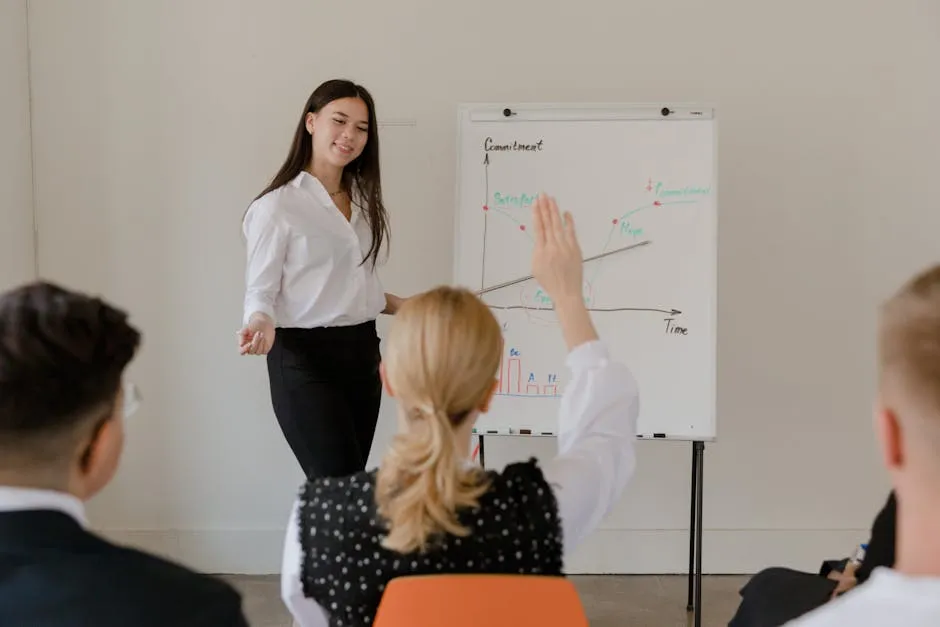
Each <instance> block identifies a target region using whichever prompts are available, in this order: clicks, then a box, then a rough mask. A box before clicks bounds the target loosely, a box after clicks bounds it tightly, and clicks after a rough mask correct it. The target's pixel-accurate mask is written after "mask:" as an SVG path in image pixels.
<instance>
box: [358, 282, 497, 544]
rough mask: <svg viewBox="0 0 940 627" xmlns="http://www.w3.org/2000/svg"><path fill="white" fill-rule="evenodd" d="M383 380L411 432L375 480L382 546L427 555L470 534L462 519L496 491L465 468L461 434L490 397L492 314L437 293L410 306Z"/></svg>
mask: <svg viewBox="0 0 940 627" xmlns="http://www.w3.org/2000/svg"><path fill="white" fill-rule="evenodd" d="M386 343H387V348H386V351H385V355H384V363H385V375H386V378H387V380H388V384H389V386H390V387H391V389H392V393H393V394H394V395H395V397H396V398H397V399H398V407H399V413H400V417H401V421H402V423H403V425H404V428H403V430H402V432H401V433H400V434H399V435H398V436H397V437H396V438H395V439H394V441H393V443H392V446H391V450H390V451H389V453H388V454H387V455H386V457H385V459H384V460H383V461H382V465H381V467H380V469H379V472H378V478H377V482H376V500H377V504H378V511H379V514H380V515H381V516H382V517H383V518H384V519H385V520H386V521H387V523H388V534H387V536H386V538H385V539H384V541H383V546H385V547H386V548H388V549H391V550H395V551H398V552H400V553H410V552H412V551H423V550H425V549H426V548H427V547H428V545H429V544H430V543H431V542H432V541H433V540H434V539H435V537H438V536H440V535H442V534H451V535H456V536H466V535H468V534H469V530H468V529H466V528H464V527H463V526H461V525H460V522H459V520H458V517H457V511H458V509H460V508H464V507H475V506H476V505H477V504H478V499H479V497H480V496H481V495H482V494H483V493H484V492H486V490H487V489H488V487H489V485H488V483H487V481H486V478H485V475H484V473H483V472H482V471H481V470H480V469H479V468H478V467H476V466H470V465H467V464H465V462H466V457H467V451H460V450H458V444H457V442H456V439H455V437H454V430H455V428H456V427H458V426H459V425H461V424H462V423H463V422H464V421H465V420H466V419H467V417H468V416H469V415H470V413H471V412H473V411H474V410H476V409H477V408H478V407H480V405H481V404H482V403H483V402H484V401H485V400H486V398H487V395H488V394H489V393H491V392H492V390H493V387H494V384H495V381H496V373H497V371H498V369H499V361H500V358H501V356H502V346H503V345H502V332H501V329H500V326H499V323H498V322H497V321H496V318H495V317H494V316H493V314H492V312H491V311H490V310H489V308H488V307H487V306H486V305H484V304H483V303H482V302H481V301H480V299H479V298H477V297H476V296H475V295H474V294H473V293H472V292H469V291H467V290H463V289H458V288H450V287H439V288H436V289H434V290H431V291H429V292H425V293H423V294H420V295H417V296H414V297H412V298H410V299H408V300H407V301H406V302H405V303H404V304H403V305H402V307H401V308H400V309H399V311H398V312H397V314H396V316H395V320H394V321H393V322H392V325H391V329H390V330H389V334H388V338H387V340H386Z"/></svg>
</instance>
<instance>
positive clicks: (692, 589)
mask: <svg viewBox="0 0 940 627" xmlns="http://www.w3.org/2000/svg"><path fill="white" fill-rule="evenodd" d="M695 444H696V442H693V443H692V488H691V489H690V491H689V509H690V510H691V513H690V514H689V600H688V602H687V603H686V606H685V611H687V612H691V611H692V610H694V609H695V605H693V600H694V595H695V513H696V510H695V506H696V501H697V499H696V494H697V490H698V451H697V450H696V448H695Z"/></svg>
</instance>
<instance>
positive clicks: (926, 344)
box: [878, 265, 940, 456]
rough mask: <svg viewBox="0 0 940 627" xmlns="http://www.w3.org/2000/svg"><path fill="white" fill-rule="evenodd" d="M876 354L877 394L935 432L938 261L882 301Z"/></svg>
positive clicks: (939, 384) (939, 352) (939, 373)
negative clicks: (907, 408)
mask: <svg viewBox="0 0 940 627" xmlns="http://www.w3.org/2000/svg"><path fill="white" fill-rule="evenodd" d="M878 353H879V355H878V368H879V385H880V388H881V393H882V395H884V396H886V397H887V398H886V400H887V401H888V402H889V403H894V402H897V403H901V404H902V405H904V406H906V407H909V408H911V409H912V412H913V413H914V414H916V415H919V416H922V417H924V418H927V419H929V420H928V421H927V422H929V423H932V424H931V427H932V428H935V429H936V430H937V433H938V434H940V265H938V266H933V267H931V268H929V269H927V270H925V271H923V272H921V273H920V274H918V275H917V276H915V277H914V278H912V279H911V280H910V281H908V282H907V283H905V284H904V285H903V286H902V287H901V289H900V290H899V291H898V292H897V293H896V294H895V295H894V296H892V297H891V298H890V299H889V300H888V301H887V302H886V303H885V304H884V306H883V307H882V310H881V321H880V325H879V334H878ZM921 422H924V421H921ZM938 456H940V453H938Z"/></svg>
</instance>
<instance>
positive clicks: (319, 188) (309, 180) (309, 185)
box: [290, 170, 361, 227]
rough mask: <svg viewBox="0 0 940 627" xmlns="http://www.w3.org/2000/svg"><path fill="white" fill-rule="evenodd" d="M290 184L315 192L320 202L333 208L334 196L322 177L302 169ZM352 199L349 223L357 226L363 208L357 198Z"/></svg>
mask: <svg viewBox="0 0 940 627" xmlns="http://www.w3.org/2000/svg"><path fill="white" fill-rule="evenodd" d="M290 185H293V186H294V187H298V188H300V189H304V190H307V191H308V192H310V193H311V194H313V195H314V196H315V197H316V199H317V200H319V201H320V204H322V205H323V206H324V207H330V208H331V207H333V206H334V205H335V203H334V201H333V197H332V196H330V192H329V190H327V189H326V187H325V186H324V185H323V183H322V182H321V181H320V179H318V178H317V177H315V176H314V175H312V174H310V173H309V172H307V171H306V170H301V171H300V174H298V175H297V176H295V177H294V180H292V181H291V182H290ZM350 200H351V201H352V202H350V203H349V209H350V213H351V217H350V220H349V223H350V224H351V225H352V226H353V227H355V225H356V222H357V221H358V220H359V218H360V213H361V210H360V208H359V203H357V202H356V200H355V198H352V197H351V198H350ZM340 216H341V217H342V214H340ZM344 219H345V218H344Z"/></svg>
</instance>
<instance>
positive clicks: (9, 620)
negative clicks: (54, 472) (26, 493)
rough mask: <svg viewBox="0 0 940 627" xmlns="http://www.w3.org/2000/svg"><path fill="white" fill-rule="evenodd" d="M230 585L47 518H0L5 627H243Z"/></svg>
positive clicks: (0, 605) (0, 606)
mask: <svg viewBox="0 0 940 627" xmlns="http://www.w3.org/2000/svg"><path fill="white" fill-rule="evenodd" d="M247 624H248V623H247V622H246V620H245V618H244V616H243V614H242V610H241V597H240V596H239V595H238V593H237V592H236V591H235V590H234V589H233V588H232V587H230V586H229V585H228V584H226V583H224V582H222V581H221V580H218V579H215V578H213V577H209V576H205V575H200V574H197V573H195V572H193V571H190V570H187V569H185V568H183V567H181V566H179V565H176V564H173V563H170V562H167V561H165V560H162V559H159V558H157V557H154V556H152V555H147V554H146V553H142V552H140V551H136V550H134V549H129V548H123V547H119V546H115V545H114V544H111V543H109V542H107V541H105V540H104V539H103V538H100V537H98V536H96V535H94V534H92V533H89V532H88V531H86V530H85V529H83V528H82V527H81V525H79V523H78V522H77V521H75V520H74V519H73V518H71V517H70V516H68V515H67V514H64V513H61V512H58V511H52V510H36V511H14V512H0V625H2V626H3V627H210V626H213V627H215V626H218V627H247Z"/></svg>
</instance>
